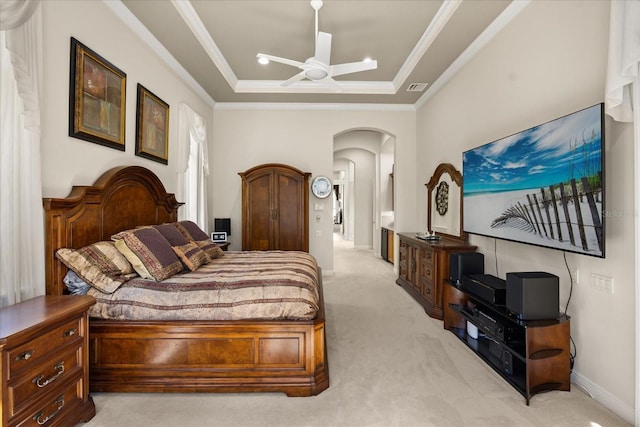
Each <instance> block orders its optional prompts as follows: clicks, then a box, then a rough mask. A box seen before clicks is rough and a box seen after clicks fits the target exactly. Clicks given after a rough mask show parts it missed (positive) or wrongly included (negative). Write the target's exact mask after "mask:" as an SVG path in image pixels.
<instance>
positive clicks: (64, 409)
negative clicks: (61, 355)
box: [11, 376, 84, 427]
mask: <svg viewBox="0 0 640 427" xmlns="http://www.w3.org/2000/svg"><path fill="white" fill-rule="evenodd" d="M83 393H84V391H83V387H82V376H79V377H78V379H77V380H76V381H74V382H72V383H71V384H69V385H68V386H67V387H65V388H63V389H61V390H60V392H59V393H53V394H51V397H49V398H47V399H44V400H42V401H41V402H38V404H37V405H36V406H35V407H34V408H33V409H31V410H29V411H27V412H25V415H24V416H23V417H22V418H21V419H20V420H19V421H17V423H16V424H13V423H12V424H11V426H20V427H26V426H34V427H36V426H41V425H44V426H50V425H66V424H65V421H64V417H65V415H66V414H67V413H68V412H70V411H72V410H73V409H74V408H77V407H78V405H80V404H81V403H82V399H83Z"/></svg>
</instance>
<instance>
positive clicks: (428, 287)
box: [420, 278, 436, 303]
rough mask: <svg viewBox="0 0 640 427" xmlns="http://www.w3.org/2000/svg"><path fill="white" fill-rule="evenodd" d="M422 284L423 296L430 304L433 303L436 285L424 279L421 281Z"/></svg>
mask: <svg viewBox="0 0 640 427" xmlns="http://www.w3.org/2000/svg"><path fill="white" fill-rule="evenodd" d="M420 283H422V296H423V297H424V299H426V300H427V301H429V302H430V303H433V302H434V297H435V292H436V289H435V285H434V284H433V282H432V281H431V280H425V279H424V278H423V279H421V280H420Z"/></svg>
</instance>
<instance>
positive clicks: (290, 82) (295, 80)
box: [280, 71, 305, 87]
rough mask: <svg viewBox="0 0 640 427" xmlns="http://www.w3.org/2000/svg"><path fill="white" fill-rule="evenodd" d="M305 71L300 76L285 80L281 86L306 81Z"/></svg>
mask: <svg viewBox="0 0 640 427" xmlns="http://www.w3.org/2000/svg"><path fill="white" fill-rule="evenodd" d="M304 73H305V72H304V71H301V72H299V73H298V74H296V75H295V76H293V77H291V78H290V79H289V80H285V81H284V82H282V84H281V85H280V86H285V87H286V86H289V85H291V84H293V83H295V82H299V81H300V80H302V79H304V77H305V76H304Z"/></svg>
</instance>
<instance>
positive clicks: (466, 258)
mask: <svg viewBox="0 0 640 427" xmlns="http://www.w3.org/2000/svg"><path fill="white" fill-rule="evenodd" d="M481 273H484V255H482V254H481V253H479V252H460V253H453V254H451V255H450V256H449V280H450V281H451V283H454V284H458V283H460V282H461V281H462V276H466V275H468V274H481Z"/></svg>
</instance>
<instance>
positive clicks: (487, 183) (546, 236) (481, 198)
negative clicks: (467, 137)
mask: <svg viewBox="0 0 640 427" xmlns="http://www.w3.org/2000/svg"><path fill="white" fill-rule="evenodd" d="M462 171H463V172H462V177H463V179H462V183H463V185H462V188H463V213H464V217H463V224H464V227H463V228H464V231H465V232H467V233H472V234H479V235H483V236H489V237H494V238H499V239H505V240H511V241H515V242H521V243H527V244H532V245H537V246H543V247H548V248H553V249H558V250H563V251H568V252H576V253H580V254H584V255H591V256H595V257H600V258H604V256H605V232H604V219H605V186H604V178H605V176H604V105H603V104H596V105H594V106H592V107H589V108H585V109H584V110H580V111H577V112H575V113H572V114H568V115H566V116H563V117H560V118H557V119H555V120H552V121H550V122H547V123H543V124H541V125H538V126H534V127H532V128H531V129H527V130H524V131H522V132H518V133H516V134H514V135H511V136H507V137H505V138H502V139H499V140H497V141H493V142H490V143H488V144H485V145H482V146H480V147H477V148H474V149H472V150H468V151H465V152H464V153H463V159H462Z"/></svg>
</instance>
